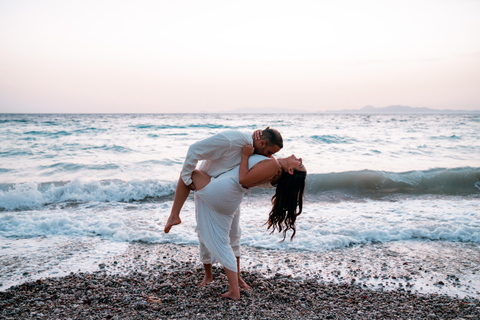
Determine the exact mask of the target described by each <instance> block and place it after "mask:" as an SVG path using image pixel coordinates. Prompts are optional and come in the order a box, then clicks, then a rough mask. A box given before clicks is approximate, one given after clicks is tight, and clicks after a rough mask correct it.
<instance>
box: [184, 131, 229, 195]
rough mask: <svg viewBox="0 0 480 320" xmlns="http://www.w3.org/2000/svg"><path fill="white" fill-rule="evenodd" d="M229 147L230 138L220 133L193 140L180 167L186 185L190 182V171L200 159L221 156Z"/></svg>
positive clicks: (213, 158) (212, 158) (211, 158)
mask: <svg viewBox="0 0 480 320" xmlns="http://www.w3.org/2000/svg"><path fill="white" fill-rule="evenodd" d="M230 148H231V142H230V139H228V138H227V137H226V136H225V135H223V134H222V133H219V134H216V135H214V136H212V137H210V138H207V139H203V140H200V141H197V142H195V143H194V144H192V145H191V146H190V147H189V148H188V152H187V156H186V157H185V162H184V163H183V168H182V180H183V182H185V184H186V185H187V186H189V185H190V184H192V182H193V181H192V172H193V170H195V168H196V166H197V163H198V161H200V160H215V159H219V158H221V157H222V156H223V155H224V154H225V152H226V151H228V150H229V149H230Z"/></svg>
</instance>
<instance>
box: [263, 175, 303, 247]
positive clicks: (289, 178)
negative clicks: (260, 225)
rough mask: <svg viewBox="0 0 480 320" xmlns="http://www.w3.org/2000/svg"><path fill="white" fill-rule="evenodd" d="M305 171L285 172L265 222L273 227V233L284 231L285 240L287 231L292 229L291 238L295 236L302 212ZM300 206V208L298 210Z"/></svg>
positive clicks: (278, 184) (279, 181)
mask: <svg viewBox="0 0 480 320" xmlns="http://www.w3.org/2000/svg"><path fill="white" fill-rule="evenodd" d="M306 176H307V173H306V172H305V171H298V170H295V171H294V172H293V174H289V173H286V172H283V173H282V175H281V177H280V179H279V180H278V183H277V190H276V191H275V194H274V195H273V197H272V205H273V206H272V211H270V214H269V216H268V220H267V222H266V223H265V224H267V225H268V228H267V230H268V229H270V227H272V228H273V230H272V232H271V233H273V232H274V231H275V230H277V229H278V232H282V231H283V240H282V241H284V240H285V237H286V236H287V231H288V230H292V231H293V234H292V236H291V237H290V240H292V239H293V237H294V236H295V232H296V230H295V220H296V219H297V216H298V215H299V214H301V213H302V209H303V192H304V190H305V178H306ZM297 207H298V210H297Z"/></svg>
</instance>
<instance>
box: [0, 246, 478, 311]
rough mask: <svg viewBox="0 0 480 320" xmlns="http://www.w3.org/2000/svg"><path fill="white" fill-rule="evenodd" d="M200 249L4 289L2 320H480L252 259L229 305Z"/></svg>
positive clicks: (432, 302) (444, 299)
mask: <svg viewBox="0 0 480 320" xmlns="http://www.w3.org/2000/svg"><path fill="white" fill-rule="evenodd" d="M249 250H253V249H249ZM196 252H197V251H196V247H195V246H179V245H168V244H163V245H141V244H140V245H132V246H131V247H130V248H129V250H128V251H127V252H125V253H124V254H123V255H122V256H121V257H117V259H112V261H109V262H108V263H105V264H104V263H102V264H100V265H99V269H100V270H99V271H98V272H93V273H72V274H70V275H68V276H66V277H61V278H47V279H40V280H37V281H33V282H29V283H24V284H22V285H19V286H15V287H12V288H10V289H8V290H6V291H4V292H0V319H480V301H479V300H478V299H477V298H474V297H465V298H456V297H451V296H447V295H438V294H421V293H415V292H412V290H410V289H409V288H408V287H405V286H401V287H398V288H396V289H395V290H385V289H384V288H383V286H380V287H376V288H375V289H373V288H369V287H368V286H367V285H366V283H364V282H362V281H360V280H357V279H351V280H350V281H348V282H344V283H335V282H332V281H326V279H325V280H324V281H322V279H318V277H311V279H301V278H299V277H298V276H294V275H286V274H280V273H275V272H271V273H266V274H265V273H262V272H259V271H253V270H254V269H255V268H254V267H253V266H252V265H251V264H248V262H247V265H246V266H245V268H243V267H242V270H244V269H245V270H246V271H242V276H243V278H244V279H245V280H246V281H247V282H248V283H249V284H251V285H252V290H248V291H245V290H243V291H242V292H241V294H242V299H241V300H240V301H230V300H225V299H222V298H219V297H218V294H219V293H221V292H224V291H226V290H227V280H226V278H225V276H224V273H223V270H222V269H221V268H220V267H214V271H215V280H214V282H213V283H211V284H210V285H208V286H207V287H204V288H199V287H197V285H196V283H198V282H199V281H200V280H201V279H202V276H203V270H202V268H201V266H200V265H199V264H198V262H197V257H196ZM249 253H250V254H251V253H252V252H249ZM256 253H257V254H258V252H256ZM247 255H248V254H247ZM297 258H298V257H297ZM292 259H293V258H292ZM245 260H247V261H248V259H245ZM259 260H262V259H259ZM262 261H265V260H264V259H263V260H262ZM249 265H250V266H249ZM268 268H269V269H271V266H269V267H268ZM365 270H368V269H365ZM271 271H273V270H271Z"/></svg>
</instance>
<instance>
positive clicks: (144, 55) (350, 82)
mask: <svg viewBox="0 0 480 320" xmlns="http://www.w3.org/2000/svg"><path fill="white" fill-rule="evenodd" d="M479 17H480V0H413V1H412V0H402V1H390V0H376V1H373V0H352V1H348V0H336V1H331V0H329V1H322V0H315V1H305V0H295V1H281V0H265V1H263V0H255V1H249V0H243V1H229V0H219V1H211V0H202V1H198V0H195V1H187V0H175V1H171V0H168V1H164V0H151V1H148V0H135V1H124V0H115V1H102V0H94V1H91V0H82V1H69V0H60V1H52V0H41V1H40V0H15V1H10V0H0V44H1V46H0V112H8V113H10V112H14V113H15V112H21V113H23V112H26V113H31V112H39V113H42V112H47V113H50V112H51V113H59V112H66V113H76V112H107V113H110V112H121V113H123V112H128V113H130V112H146V113H150V112H153V113H162V112H230V111H233V110H238V109H256V110H261V109H265V108H279V109H285V110H299V111H308V112H321V111H327V110H329V111H332V110H342V109H360V108H362V107H364V106H366V105H371V106H375V107H386V106H390V105H405V106H411V107H426V108H433V109H450V110H480V19H479Z"/></svg>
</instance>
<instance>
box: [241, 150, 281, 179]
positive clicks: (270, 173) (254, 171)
mask: <svg viewBox="0 0 480 320" xmlns="http://www.w3.org/2000/svg"><path fill="white" fill-rule="evenodd" d="M254 150H255V149H254V148H253V146H251V145H247V146H244V147H243V150H242V158H241V161H240V168H239V170H238V182H239V183H240V184H241V185H242V186H244V187H253V186H256V185H258V184H261V183H265V182H267V181H269V180H270V179H271V178H273V177H274V176H275V175H276V174H277V173H278V171H279V170H280V169H281V167H280V164H279V163H278V161H277V160H276V159H274V158H270V159H265V160H263V161H261V162H259V163H257V164H256V165H254V166H253V167H252V168H251V169H248V158H249V157H250V156H251V155H252V154H253V151H254Z"/></svg>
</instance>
